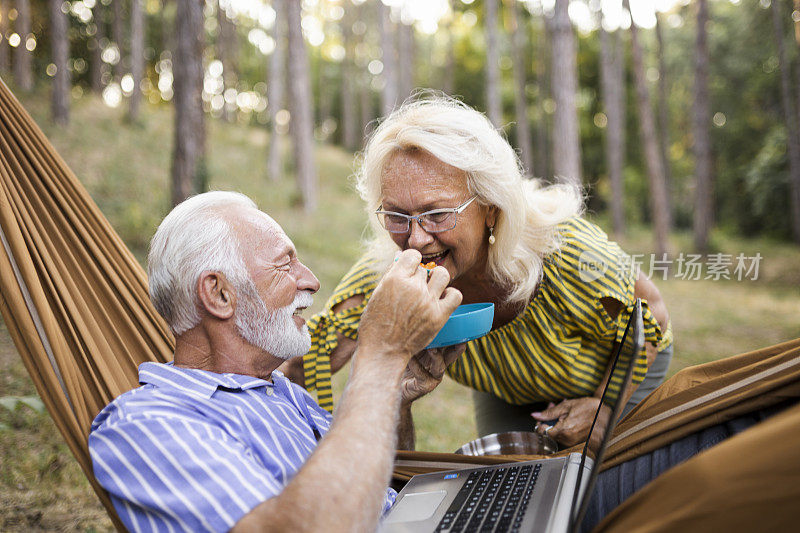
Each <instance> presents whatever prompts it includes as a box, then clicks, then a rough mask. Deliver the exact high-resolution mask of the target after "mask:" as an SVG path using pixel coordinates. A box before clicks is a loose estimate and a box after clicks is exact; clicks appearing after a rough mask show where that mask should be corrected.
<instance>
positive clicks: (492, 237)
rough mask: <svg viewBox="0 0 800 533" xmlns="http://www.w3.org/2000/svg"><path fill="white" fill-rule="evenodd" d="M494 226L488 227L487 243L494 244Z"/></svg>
mask: <svg viewBox="0 0 800 533" xmlns="http://www.w3.org/2000/svg"><path fill="white" fill-rule="evenodd" d="M494 241H495V238H494V228H493V227H492V228H489V244H494Z"/></svg>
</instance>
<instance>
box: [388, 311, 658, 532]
mask: <svg viewBox="0 0 800 533" xmlns="http://www.w3.org/2000/svg"><path fill="white" fill-rule="evenodd" d="M642 346H644V326H643V323H642V307H641V301H640V300H639V299H637V300H636V304H635V305H634V309H633V313H631V316H630V318H629V319H628V323H627V325H626V326H625V332H624V334H623V337H622V340H621V342H620V343H619V344H618V346H617V349H616V350H615V352H614V353H613V354H612V356H613V358H612V361H613V362H612V367H611V377H610V379H609V380H608V383H607V384H606V387H605V389H604V390H603V395H602V397H601V401H600V405H603V404H605V405H607V406H609V407H610V408H611V412H612V415H611V418H610V421H609V424H608V427H607V428H606V432H605V434H604V436H603V438H602V439H601V441H600V444H599V445H598V446H597V450H593V451H594V459H592V457H589V443H590V442H592V441H593V439H592V435H593V434H594V433H595V431H596V430H595V427H596V426H597V425H598V424H597V418H598V414H599V413H600V407H599V406H598V409H597V412H595V417H594V421H593V422H592V426H591V429H590V430H589V438H588V439H587V441H586V444H585V445H584V447H583V453H571V454H569V455H567V456H564V457H553V458H546V459H539V460H536V461H525V462H516V463H503V464H497V465H492V466H483V467H477V468H465V469H461V470H450V471H444V472H433V473H429V474H419V475H416V476H414V477H412V478H411V480H410V481H409V482H408V483H407V484H406V486H405V487H404V488H403V490H401V491H400V493H399V494H398V495H397V500H396V502H395V504H394V506H393V507H392V509H391V510H390V511H389V513H388V514H387V516H386V518H385V519H384V520H383V521H382V523H381V525H380V526H379V528H378V530H379V531H380V532H382V533H404V532H415V533H417V532H433V531H436V532H439V531H442V532H445V531H446V532H450V533H456V532H462V531H464V532H466V531H498V532H504V531H525V532H527V531H537V532H538V531H543V532H548V533H563V532H572V531H578V529H579V526H580V523H581V521H582V520H583V517H584V515H585V513H586V509H587V508H588V504H589V499H590V497H591V493H592V490H593V489H594V484H595V482H596V480H597V475H598V472H599V468H597V466H599V465H600V464H601V462H602V460H603V455H604V454H605V449H606V446H607V445H608V441H609V439H610V436H611V433H612V432H613V431H614V428H615V427H616V421H617V419H618V418H619V416H620V414H621V412H622V408H623V405H622V402H619V401H617V399H618V398H623V397H624V396H625V393H626V391H627V389H628V386H629V384H630V381H631V376H632V373H633V364H632V362H633V361H634V360H635V358H636V357H635V356H636V354H638V353H639V352H640V351H641V348H642ZM611 383H614V384H615V386H618V387H619V394H618V395H617V396H616V397H615V398H613V399H611V398H610V396H609V395H608V389H609V384H611ZM594 440H596V439H594Z"/></svg>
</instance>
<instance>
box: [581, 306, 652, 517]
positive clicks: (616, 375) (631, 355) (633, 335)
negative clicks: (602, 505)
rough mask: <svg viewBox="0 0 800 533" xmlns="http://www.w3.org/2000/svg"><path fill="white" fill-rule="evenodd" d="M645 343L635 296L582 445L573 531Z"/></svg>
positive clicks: (590, 489) (590, 491) (584, 510)
mask: <svg viewBox="0 0 800 533" xmlns="http://www.w3.org/2000/svg"><path fill="white" fill-rule="evenodd" d="M642 346H644V325H643V323H642V302H641V300H640V299H638V298H637V299H636V303H635V304H634V307H633V312H632V313H631V316H630V317H629V318H628V323H627V324H626V326H625V332H624V333H623V335H622V339H621V340H620V341H619V343H618V344H617V345H616V350H615V351H614V352H613V353H612V362H611V372H610V376H609V379H608V381H607V382H606V386H605V388H604V389H603V395H602V396H601V398H600V407H598V409H597V411H596V412H595V415H594V420H593V421H592V426H591V428H590V429H589V436H588V438H587V439H586V444H585V445H584V446H583V453H582V454H581V462H580V468H579V469H578V479H577V483H576V485H575V492H574V493H573V496H572V506H571V509H570V517H571V520H570V522H571V524H570V528H569V529H570V531H578V527H579V526H580V523H581V521H582V520H583V517H584V516H585V515H586V510H587V508H588V505H589V500H590V497H591V494H592V491H593V489H594V485H595V482H596V481H597V475H598V473H599V471H600V468H599V467H600V464H601V463H602V461H603V456H604V454H605V451H606V447H607V445H608V441H609V439H610V437H611V433H612V432H613V431H614V428H615V427H616V425H617V420H618V419H619V416H620V414H621V413H622V408H623V402H622V401H620V400H622V399H624V398H625V395H626V392H627V390H628V387H629V386H630V381H631V376H632V375H633V366H634V365H633V362H634V361H635V360H636V357H637V356H638V354H639V352H640V351H641V349H642ZM603 405H605V406H607V407H608V408H609V409H610V412H611V415H610V418H609V420H608V423H607V424H604V423H602V422H598V418H599V415H600V412H601V410H602V406H603ZM602 426H606V427H605V432H604V433H603V434H602V438H598V435H599V434H600V433H601V431H602V430H601V429H600V428H601V427H602ZM589 450H591V451H592V452H593V453H594V455H595V459H594V464H593V466H592V469H591V472H590V474H589V480H588V482H587V485H586V491H585V492H584V494H583V498H580V506H578V500H579V498H578V496H579V495H580V492H581V484H582V477H583V469H584V464H585V462H586V456H587V454H588V452H589Z"/></svg>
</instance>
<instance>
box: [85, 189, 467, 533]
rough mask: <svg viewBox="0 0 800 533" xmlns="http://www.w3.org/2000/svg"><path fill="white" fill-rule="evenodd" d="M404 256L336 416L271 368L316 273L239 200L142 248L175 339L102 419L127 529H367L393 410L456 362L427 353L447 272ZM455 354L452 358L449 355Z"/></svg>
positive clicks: (365, 332)
mask: <svg viewBox="0 0 800 533" xmlns="http://www.w3.org/2000/svg"><path fill="white" fill-rule="evenodd" d="M419 261H420V255H419V253H418V252H415V251H408V252H404V253H403V254H400V255H399V256H398V260H397V262H396V263H395V264H394V266H393V267H392V268H391V269H390V270H389V272H388V273H387V274H386V276H385V277H384V278H383V281H382V282H381V283H380V285H379V286H378V288H377V290H376V291H375V294H374V296H373V297H372V298H371V300H370V302H369V305H368V306H367V310H366V311H365V313H364V318H363V319H362V322H361V327H360V331H359V340H358V347H357V350H356V355H355V356H354V359H353V367H352V373H351V376H350V380H349V383H348V386H347V389H346V390H345V393H344V395H343V398H342V400H341V403H340V406H339V408H338V410H337V412H336V416H335V418H333V419H331V417H330V415H328V414H327V413H326V412H325V411H324V410H323V409H321V408H320V407H319V406H318V405H317V404H316V403H315V402H314V401H313V400H312V399H311V397H310V396H309V395H308V393H306V392H305V391H304V390H303V389H302V388H300V387H298V386H297V385H294V384H293V383H291V382H290V381H289V380H287V379H286V378H285V377H284V376H283V375H282V374H281V373H280V372H278V371H276V369H277V368H278V366H280V364H281V363H283V362H284V361H285V360H286V359H289V358H291V357H295V356H301V355H303V354H305V353H306V351H307V350H308V348H309V344H310V339H309V335H308V331H307V329H306V326H305V321H304V320H303V318H302V317H301V316H300V313H301V312H302V311H303V310H304V309H305V308H307V307H308V306H310V305H311V303H312V294H313V293H315V292H316V291H317V289H318V288H319V282H318V281H317V278H315V277H314V275H313V274H312V273H311V271H310V270H309V269H308V268H306V267H305V266H304V265H303V264H302V263H301V262H300V261H299V260H298V258H297V254H296V250H295V248H294V246H293V244H292V242H291V240H290V239H289V238H288V237H287V236H286V234H285V233H284V232H283V231H282V229H281V228H280V226H279V225H278V224H277V223H276V222H275V221H274V220H272V219H271V218H270V217H269V216H267V215H266V214H265V213H263V212H261V211H259V210H258V209H257V208H256V206H255V204H254V203H253V202H252V201H251V200H249V199H248V198H246V197H244V196H242V195H239V194H236V193H229V192H211V193H205V194H201V195H198V196H195V197H193V198H191V199H189V200H187V201H185V202H183V203H182V204H180V205H179V206H177V207H176V208H175V209H174V210H173V211H172V212H171V213H170V214H169V215H167V217H166V218H165V219H164V221H163V222H162V223H161V225H160V226H159V228H158V231H157V232H156V234H155V236H154V237H153V241H152V243H151V249H150V255H149V258H148V262H149V274H150V295H151V298H152V300H153V303H154V304H155V306H156V309H158V311H159V313H161V314H162V315H163V316H164V318H165V319H166V320H167V322H168V323H169V325H170V327H171V328H172V331H173V332H174V334H175V357H174V361H173V362H172V363H167V364H157V363H145V364H143V365H142V366H141V367H140V369H139V381H140V383H141V385H142V386H141V387H139V388H137V389H135V390H133V391H130V392H128V393H125V394H123V395H121V396H120V397H119V398H117V399H116V400H114V401H113V402H112V403H111V404H109V405H108V406H107V407H106V408H105V409H104V410H103V411H102V412H101V413H100V414H99V415H98V416H97V418H96V419H95V421H94V423H93V424H92V431H91V434H90V436H89V447H90V450H91V455H92V460H93V464H94V472H95V475H96V477H97V479H98V481H99V482H100V484H101V485H102V486H103V487H104V488H105V489H106V490H107V491H108V492H109V494H110V495H111V498H112V501H113V502H114V506H115V508H116V509H117V511H118V513H119V515H120V517H121V518H122V521H123V522H124V523H125V525H126V526H127V527H128V528H129V529H131V530H137V531H139V530H148V531H149V530H164V531H172V530H189V531H205V530H212V531H222V530H229V529H231V528H233V529H234V530H237V531H244V530H272V529H282V530H284V529H285V530H291V531H332V530H339V529H347V530H354V531H368V530H372V529H374V528H375V526H376V524H377V521H378V519H379V517H380V515H381V511H382V510H386V509H387V508H388V507H389V506H390V505H391V503H392V502H393V500H394V496H395V493H394V491H392V490H391V489H387V488H386V487H387V484H388V482H389V478H390V473H391V466H392V459H393V450H394V448H395V444H396V439H397V426H398V418H399V416H398V413H399V412H400V409H401V407H406V406H407V405H408V404H409V403H410V402H412V401H413V400H414V399H416V398H417V397H419V396H421V395H423V394H425V393H426V392H428V391H430V390H432V389H433V388H434V387H435V386H436V385H437V384H438V382H439V381H440V380H441V377H442V374H443V372H444V367H445V366H446V364H447V363H448V362H449V361H448V360H446V359H447V357H445V355H443V354H442V353H440V352H428V353H427V355H425V356H424V357H425V359H422V358H417V357H415V356H414V355H413V354H417V353H418V352H420V351H421V350H422V349H423V348H424V347H425V346H426V345H427V344H428V343H429V342H430V340H431V339H432V338H433V336H434V335H435V334H436V332H437V331H438V330H439V329H440V328H441V326H442V325H443V324H444V322H445V321H446V320H447V317H448V316H449V315H450V313H451V312H452V311H453V309H455V307H456V306H457V305H458V304H459V303H460V301H461V294H460V293H459V292H458V291H457V290H455V289H452V288H447V284H448V281H449V276H448V274H447V271H446V270H445V269H444V268H436V269H434V271H433V273H432V275H431V276H430V279H428V277H427V275H426V273H425V271H424V270H423V269H420V268H418V265H419ZM448 357H449V356H448Z"/></svg>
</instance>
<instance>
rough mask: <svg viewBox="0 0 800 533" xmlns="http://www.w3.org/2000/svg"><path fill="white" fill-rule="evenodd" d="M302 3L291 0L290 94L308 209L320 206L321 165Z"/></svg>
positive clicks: (303, 195) (297, 160) (300, 178)
mask: <svg viewBox="0 0 800 533" xmlns="http://www.w3.org/2000/svg"><path fill="white" fill-rule="evenodd" d="M301 9H302V6H301V3H300V2H296V1H293V0H290V1H289V2H288V10H287V14H288V17H287V19H288V24H287V27H288V32H287V34H288V36H289V87H290V93H291V95H292V97H291V98H289V109H290V112H291V117H292V118H291V123H290V124H291V132H292V141H293V144H294V146H293V148H294V149H293V150H292V154H293V155H294V169H295V175H296V178H297V184H298V186H299V188H300V197H301V202H302V205H303V209H304V210H305V211H306V212H307V213H308V212H311V211H314V210H315V209H316V207H317V169H316V163H315V161H314V121H313V117H314V101H313V100H312V98H311V80H310V72H309V70H310V69H309V64H308V52H307V51H306V43H305V41H304V40H303V31H302V28H301V26H300V21H301Z"/></svg>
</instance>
